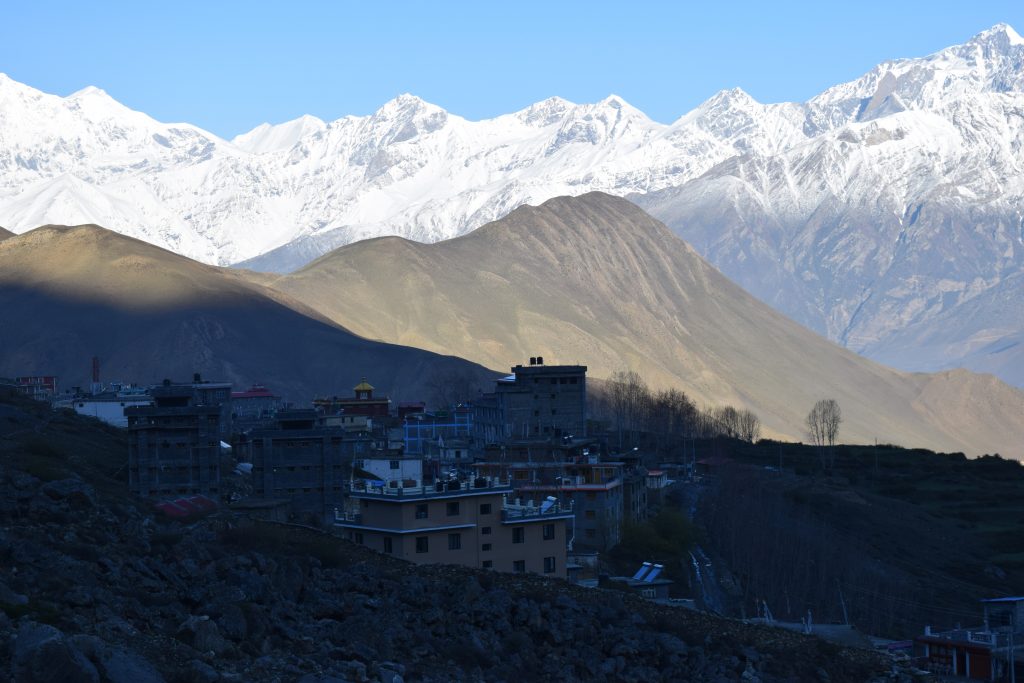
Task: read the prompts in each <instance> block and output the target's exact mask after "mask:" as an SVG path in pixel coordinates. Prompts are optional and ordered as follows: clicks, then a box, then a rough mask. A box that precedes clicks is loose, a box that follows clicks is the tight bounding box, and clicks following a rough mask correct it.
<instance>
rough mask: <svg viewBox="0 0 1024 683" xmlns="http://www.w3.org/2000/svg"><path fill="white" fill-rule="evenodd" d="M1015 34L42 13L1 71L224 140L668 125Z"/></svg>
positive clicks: (298, 8) (102, 10) (2, 43)
mask: <svg viewBox="0 0 1024 683" xmlns="http://www.w3.org/2000/svg"><path fill="white" fill-rule="evenodd" d="M1001 22H1002V23H1007V24H1010V25H1011V26H1013V27H1014V28H1016V29H1017V30H1018V31H1024V3H1020V2H1004V1H991V2H988V1H985V0H981V1H979V2H974V3H962V2H930V3H924V2H921V3H917V2H907V3H892V2H875V1H867V2H861V3H857V4H846V3H844V4H843V6H838V4H837V6H832V5H830V4H828V3H825V4H822V3H798V4H788V5H786V6H785V7H774V6H770V5H765V4H764V3H754V2H750V3H746V2H741V3H707V4H706V5H705V6H696V5H691V3H668V2H666V3H660V2H630V3H624V2H619V3H613V2H597V1H595V2H585V3H584V2H565V3H551V2H546V3H545V2H534V1H532V0H531V1H525V2H517V3H515V4H509V5H506V6H498V5H496V4H493V5H484V4H483V3H462V2H457V3H415V2H390V3H384V2H381V3H351V4H350V3H328V2H301V1H298V2H292V3H288V4H284V3H259V2H249V3H237V2H223V3H209V2H206V3H200V2H195V1H193V0H186V1H183V2H178V3H175V4H174V5H154V4H152V3H130V2H107V3H96V4H92V3H70V2H45V1H41V2H34V3H15V4H14V5H12V6H11V7H9V8H7V9H6V11H5V21H4V22H3V25H2V26H0V72H4V73H7V74H8V75H9V76H10V77H11V78H13V79H14V80H16V81H20V82H22V83H25V84H26V85H29V86H31V87H33V88H37V89H39V90H42V91H44V92H51V93H56V94H60V95H69V94H71V93H72V92H75V91H77V90H80V89H82V88H84V87H86V86H89V85H93V86H96V87H99V88H102V89H103V90H106V91H107V92H108V93H109V94H110V96H111V97H113V98H114V99H116V100H118V101H119V102H121V103H123V104H125V105H126V106H129V107H131V108H132V109H136V110H139V111H142V112H145V113H147V114H149V115H150V116H153V117H154V118H156V119H158V120H160V121H164V122H188V123H192V124H194V125H197V126H200V127H202V128H204V129H207V130H210V131H211V132H213V133H215V134H217V135H219V136H221V137H223V138H226V139H231V138H232V137H234V136H235V135H238V134H240V133H244V132H246V131H248V130H251V129H252V128H254V127H256V126H257V125H259V124H261V123H264V122H270V123H282V122H284V121H288V120H291V119H294V118H297V117H299V116H301V115H303V114H311V115H313V116H317V117H319V118H321V119H324V120H325V121H332V120H335V119H337V118H340V117H342V116H345V115H348V114H354V115H365V114H368V113H371V112H373V111H374V110H376V109H377V108H378V107H380V105H382V104H384V103H385V102H387V101H388V100H390V99H392V98H394V97H395V96H396V95H399V94H401V93H405V92H408V93H412V94H414V95H416V96H418V97H421V98H423V99H424V100H426V101H428V102H431V103H433V104H436V105H438V106H440V107H443V108H444V109H446V110H447V111H450V112H452V113H454V114H457V115H459V116H462V117H465V118H467V119H471V120H479V119H485V118H493V117H495V116H498V115H501V114H506V113H509V112H513V111H517V110H519V109H522V108H524V107H526V106H529V105H530V104H533V103H535V102H538V101H541V100H543V99H546V98H548V97H551V96H556V95H557V96H559V97H564V98H565V99H568V100H571V101H573V102H597V101H599V100H601V99H603V98H604V97H606V96H607V95H609V94H610V93H615V94H616V95H619V96H621V97H622V98H623V99H625V100H626V101H627V102H629V103H630V104H632V105H633V106H635V107H637V108H638V109H640V110H641V111H643V112H644V113H646V114H647V115H648V116H650V117H651V118H652V119H654V120H655V121H659V122H662V123H670V122H672V121H674V120H675V119H677V118H678V117H679V116H681V115H683V114H685V113H686V112H688V111H690V110H692V109H693V108H694V107H696V106H697V105H699V104H700V103H701V102H703V101H704V100H706V99H707V98H708V97H710V96H711V95H713V94H714V93H716V92H718V91H719V90H725V89H730V88H734V87H739V88H742V89H743V90H745V91H746V92H748V93H749V94H750V95H751V96H752V97H754V98H755V99H756V100H758V101H760V102H782V101H804V100H807V99H808V98H810V97H813V96H814V95H816V94H818V93H819V92H821V91H822V90H824V89H826V88H828V87H830V86H832V85H835V84H837V83H840V82H844V81H848V80H852V79H854V78H857V77H858V76H860V75H861V74H863V73H864V72H866V71H868V70H870V69H871V68H872V67H874V66H875V65H876V64H878V63H879V62H882V61H885V60H889V59H896V58H901V57H920V56H924V55H927V54H931V53H933V52H936V51H938V50H941V49H943V48H945V47H948V46H950V45H954V44H958V43H963V42H965V41H967V40H968V39H970V38H971V37H972V36H974V35H975V34H977V33H979V32H980V31H983V30H985V29H987V28H990V27H991V26H993V25H994V24H997V23H1001Z"/></svg>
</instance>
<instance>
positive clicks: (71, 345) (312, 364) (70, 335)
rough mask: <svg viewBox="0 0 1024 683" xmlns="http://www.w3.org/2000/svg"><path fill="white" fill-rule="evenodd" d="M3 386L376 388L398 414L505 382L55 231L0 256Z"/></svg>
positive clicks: (213, 271) (249, 288) (12, 245)
mask: <svg viewBox="0 0 1024 683" xmlns="http://www.w3.org/2000/svg"><path fill="white" fill-rule="evenodd" d="M0 311H3V315H2V319H3V333H2V334H0V376H9V377H13V376H18V375H32V374H40V375H57V376H58V377H59V378H60V383H61V387H62V388H70V387H72V386H75V385H79V386H88V382H89V377H90V374H89V373H90V367H91V360H90V359H91V358H92V357H93V356H98V357H99V358H100V362H101V365H102V368H103V377H104V379H105V380H107V381H111V380H119V381H123V382H137V383H140V384H149V383H158V382H160V381H161V380H162V379H163V378H165V377H170V378H175V379H187V378H189V377H191V376H192V373H194V372H200V373H202V374H203V376H204V377H206V378H208V379H219V380H228V381H231V382H233V383H235V384H236V385H238V386H240V387H242V388H244V387H246V386H249V384H251V383H253V382H262V383H265V384H266V385H267V386H269V387H271V388H272V389H273V390H274V391H276V392H279V393H280V395H282V396H283V397H285V398H286V399H287V400H291V401H294V402H296V403H298V404H302V403H306V402H308V401H309V400H310V399H312V398H313V396H314V395H317V394H319V395H325V394H326V395H330V394H344V395H348V393H349V392H350V388H351V387H353V386H355V384H356V383H357V382H359V379H360V377H364V376H365V377H369V378H372V380H373V382H374V384H375V385H377V386H378V387H379V388H380V390H381V392H382V393H387V394H390V395H391V396H392V397H393V398H395V399H398V400H413V399H420V398H427V397H428V390H429V388H428V387H427V382H428V381H429V378H430V377H432V376H433V375H434V374H436V373H442V374H443V373H451V372H458V373H461V374H463V375H467V376H469V377H472V378H481V379H482V378H489V377H492V376H493V373H489V372H488V371H486V370H484V369H483V368H480V367H478V366H473V365H472V364H470V363H467V362H465V361H462V360H461V359H457V358H452V357H449V356H439V355H436V354H433V353H428V352H424V351H421V350H419V349H410V348H404V347H400V346H392V345H388V344H381V343H379V342H373V341H368V340H366V339H361V338H359V337H357V336H355V335H353V334H351V333H350V332H347V331H346V330H343V329H341V328H339V327H338V326H337V325H334V324H332V323H330V322H328V321H326V320H324V319H323V318H321V317H319V316H317V315H316V314H315V313H313V312H312V311H310V310H309V309H307V308H305V307H303V306H301V305H300V304H298V303H296V302H295V301H291V300H288V299H287V297H284V296H282V295H281V294H280V293H277V292H275V291H273V290H269V289H267V288H265V287H261V286H259V285H255V284H252V283H250V282H247V281H244V280H243V279H241V278H240V277H239V276H238V273H237V271H232V270H227V269H220V268H216V267H213V266H207V265H203V264H200V263H196V262H195V261H191V260H189V259H187V258H184V257H182V256H178V255H176V254H173V253H171V252H168V251H165V250H163V249H160V248H158V247H154V246H152V245H150V244H147V243H145V242H141V241H139V240H135V239H132V238H129V237H125V236H123V235H119V234H118V233H115V232H111V231H109V230H104V229H103V228H99V227H97V226H90V225H83V226H76V227H61V226H47V227H43V228H39V229H37V230H33V231H31V232H28V233H25V234H23V235H19V236H17V237H13V238H10V239H7V240H4V241H2V242H0Z"/></svg>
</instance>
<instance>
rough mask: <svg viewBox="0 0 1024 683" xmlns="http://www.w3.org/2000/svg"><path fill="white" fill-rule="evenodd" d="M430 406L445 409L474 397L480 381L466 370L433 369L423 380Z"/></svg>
mask: <svg viewBox="0 0 1024 683" xmlns="http://www.w3.org/2000/svg"><path fill="white" fill-rule="evenodd" d="M424 384H425V385H426V387H427V389H428V390H429V391H430V395H429V398H428V400H429V403H430V407H431V408H435V409H437V408H441V409H447V408H451V407H453V406H455V405H457V404H459V403H462V402H463V401H468V400H471V399H472V398H474V397H475V396H476V395H477V393H478V391H479V389H480V382H479V380H478V378H477V377H475V376H474V375H473V373H471V372H469V371H468V370H435V371H434V372H433V373H432V374H431V375H430V377H428V378H427V380H426V381H425V382H424Z"/></svg>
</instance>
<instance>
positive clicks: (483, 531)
mask: <svg viewBox="0 0 1024 683" xmlns="http://www.w3.org/2000/svg"><path fill="white" fill-rule="evenodd" d="M480 533H481V534H483V535H484V536H487V535H489V534H490V533H491V527H489V526H483V527H480Z"/></svg>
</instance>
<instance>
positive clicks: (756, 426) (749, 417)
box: [736, 410, 761, 443]
mask: <svg viewBox="0 0 1024 683" xmlns="http://www.w3.org/2000/svg"><path fill="white" fill-rule="evenodd" d="M736 429H737V432H738V433H739V438H741V439H743V440H744V441H749V442H750V443H754V442H755V441H757V439H758V437H759V436H761V420H760V419H758V417H757V415H755V414H754V413H752V412H750V411H749V410H741V411H739V413H737V415H736Z"/></svg>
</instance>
